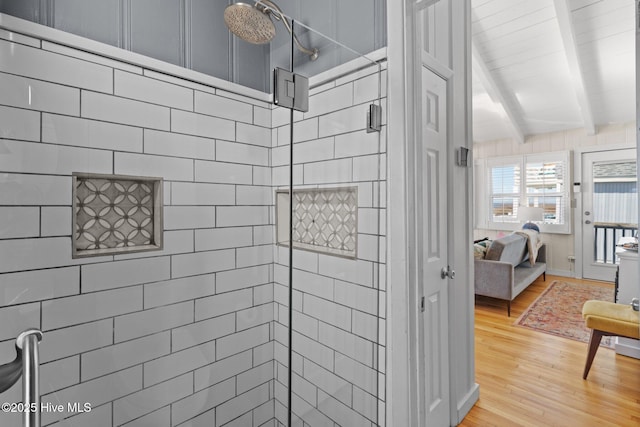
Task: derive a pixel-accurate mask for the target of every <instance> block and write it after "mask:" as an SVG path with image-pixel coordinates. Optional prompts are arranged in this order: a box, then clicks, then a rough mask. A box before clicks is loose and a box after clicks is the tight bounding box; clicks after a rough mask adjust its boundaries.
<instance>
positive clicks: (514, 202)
mask: <svg viewBox="0 0 640 427" xmlns="http://www.w3.org/2000/svg"><path fill="white" fill-rule="evenodd" d="M569 154H570V153H569V152H568V151H563V152H552V153H540V154H528V155H524V156H514V157H501V158H492V159H488V160H486V163H485V162H480V163H476V167H478V168H479V169H480V170H479V171H478V172H479V173H478V174H477V176H478V178H479V179H478V181H479V182H478V185H477V186H476V196H477V197H476V212H477V213H478V215H477V221H476V227H477V228H487V229H492V230H518V229H520V228H521V221H520V220H518V207H519V206H535V207H541V208H542V209H543V212H544V213H543V218H544V219H543V221H542V223H539V224H538V225H539V226H540V231H542V232H547V233H567V234H568V233H570V232H571V209H570V199H569V196H570V194H569V187H570V186H569V158H570V157H569ZM480 175H483V176H480Z"/></svg>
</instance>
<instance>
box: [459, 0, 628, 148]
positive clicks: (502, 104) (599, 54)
mask: <svg viewBox="0 0 640 427" xmlns="http://www.w3.org/2000/svg"><path fill="white" fill-rule="evenodd" d="M471 5H472V13H473V15H472V30H473V33H472V43H473V53H472V57H473V58H472V59H473V114H474V117H473V133H474V137H473V139H474V141H475V142H482V141H490V140H495V139H502V138H514V139H516V140H518V141H520V142H523V141H525V140H526V138H527V136H530V135H537V134H542V133H548V132H555V131H560V130H565V129H576V128H584V129H585V131H586V132H587V133H588V134H593V133H594V132H595V133H597V130H598V126H602V125H606V124H610V123H626V122H630V121H632V120H634V119H635V108H636V103H635V100H636V97H635V29H634V21H635V20H634V17H635V5H634V0H472V2H471Z"/></svg>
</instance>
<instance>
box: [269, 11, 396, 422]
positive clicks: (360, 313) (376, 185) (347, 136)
mask: <svg viewBox="0 0 640 427" xmlns="http://www.w3.org/2000/svg"><path fill="white" fill-rule="evenodd" d="M294 31H295V33H296V34H297V35H298V37H299V38H300V40H301V41H304V43H305V45H307V46H308V47H317V48H318V49H319V57H318V59H317V60H315V61H310V60H309V56H308V55H307V54H305V53H303V52H301V51H300V50H298V49H293V50H292V52H293V56H292V58H293V59H292V64H293V71H294V73H296V74H300V75H302V76H305V77H308V78H309V86H310V91H309V99H308V111H305V112H301V111H294V113H293V114H292V116H291V117H292V121H293V123H292V126H290V127H286V126H283V127H281V128H277V130H276V132H277V135H278V139H277V143H275V142H274V148H273V153H272V158H273V161H274V163H276V162H279V163H280V164H282V165H286V166H282V168H281V171H280V172H281V173H279V172H278V167H275V165H274V187H275V188H276V229H277V231H276V239H277V245H276V253H275V260H274V261H275V262H274V276H275V285H274V286H275V289H274V299H275V304H276V314H275V322H274V327H275V340H276V342H275V346H276V351H275V364H276V382H275V396H276V418H277V420H278V422H279V423H280V425H284V426H286V425H288V420H287V418H286V417H287V416H290V417H291V420H290V421H291V425H294V426H297V425H300V426H302V425H334V424H335V425H339V426H369V425H371V426H373V425H383V423H384V422H383V420H384V388H385V385H384V383H385V366H384V365H385V340H384V331H385V319H384V317H385V316H384V306H385V287H386V286H385V280H384V279H385V235H384V224H385V221H386V210H385V208H386V206H385V202H384V201H385V199H386V196H385V189H386V185H385V170H386V148H385V143H386V138H385V137H384V134H385V132H386V126H384V120H382V119H381V117H382V116H381V117H380V120H382V126H381V127H380V128H379V130H371V129H369V130H368V124H372V125H375V123H376V121H378V117H374V118H373V119H370V118H369V117H368V114H369V112H370V111H372V110H374V111H375V110H378V109H379V107H382V106H383V104H384V102H385V98H384V94H385V91H384V89H383V86H384V76H385V75H386V73H385V71H384V70H385V67H386V65H385V63H384V62H376V61H374V60H372V59H369V58H367V57H366V56H363V55H361V54H359V53H357V52H355V51H354V50H352V49H350V48H348V47H347V46H344V45H342V44H340V43H339V42H337V41H335V40H332V39H330V38H328V37H325V36H323V35H322V34H320V33H318V32H316V31H314V30H312V29H310V28H307V27H305V26H304V25H301V24H299V23H298V22H294ZM372 106H373V107H372ZM375 114H376V113H375V112H374V115H375ZM292 143H293V153H291V144H292ZM290 156H292V159H293V160H292V168H293V169H292V170H290V169H289V159H290ZM289 173H291V175H289ZM290 178H291V179H292V181H290ZM289 215H291V217H289ZM290 218H291V228H289V221H290ZM290 245H292V246H293V248H294V249H293V253H292V254H290V252H289V246H290ZM290 255H292V260H290V258H289V256H290ZM290 261H292V263H291V264H290ZM289 265H292V269H291V270H290V269H289V268H288V267H289ZM289 275H290V276H289ZM289 277H291V284H292V285H291V286H290V287H289V286H287V283H289ZM289 301H291V302H292V311H289ZM289 316H291V322H290V321H289V319H290V317H289ZM289 324H290V325H291V327H290V328H289V327H288V326H289ZM289 340H290V341H289ZM289 342H291V347H289V345H288V343H289ZM289 350H291V351H289ZM289 358H291V369H292V370H291V372H289V370H288V369H287V367H288V363H289ZM289 402H291V407H290V409H291V413H290V414H289V413H288V412H287V407H286V406H287V405H288V403H289Z"/></svg>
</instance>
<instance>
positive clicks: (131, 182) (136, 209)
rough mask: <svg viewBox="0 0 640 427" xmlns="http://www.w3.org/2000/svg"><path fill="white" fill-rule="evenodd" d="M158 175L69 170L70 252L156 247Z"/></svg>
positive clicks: (94, 253)
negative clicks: (70, 188) (106, 173)
mask: <svg viewBox="0 0 640 427" xmlns="http://www.w3.org/2000/svg"><path fill="white" fill-rule="evenodd" d="M162 206H163V205H162V178H149V177H138V176H125V175H99V174H82V173H74V174H73V215H72V217H73V219H72V221H73V224H72V226H73V228H72V230H73V239H72V242H73V243H72V244H73V252H72V256H73V258H81V257H88V256H99V255H110V254H120V253H131V252H142V251H152V250H158V249H162V234H163V233H162Z"/></svg>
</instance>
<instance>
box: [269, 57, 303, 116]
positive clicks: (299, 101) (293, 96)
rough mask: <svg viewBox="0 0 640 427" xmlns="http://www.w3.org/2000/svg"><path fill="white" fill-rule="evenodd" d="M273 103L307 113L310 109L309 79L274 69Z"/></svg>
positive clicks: (280, 69)
mask: <svg viewBox="0 0 640 427" xmlns="http://www.w3.org/2000/svg"><path fill="white" fill-rule="evenodd" d="M273 103H274V104H276V105H279V106H281V107H285V108H292V109H294V110H296V111H302V112H303V113H306V112H307V111H309V79H308V78H306V77H304V76H301V75H300V74H294V73H292V72H291V71H287V70H283V69H282V68H276V69H275V70H273Z"/></svg>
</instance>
